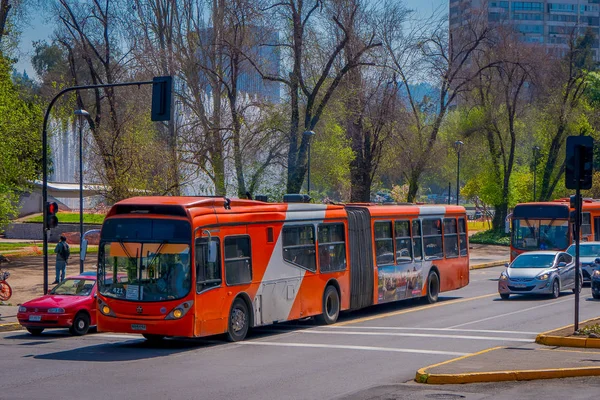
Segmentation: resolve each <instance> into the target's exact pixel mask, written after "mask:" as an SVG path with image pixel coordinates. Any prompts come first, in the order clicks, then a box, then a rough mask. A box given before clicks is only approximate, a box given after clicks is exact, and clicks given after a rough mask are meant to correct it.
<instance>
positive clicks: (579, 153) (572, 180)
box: [565, 136, 594, 190]
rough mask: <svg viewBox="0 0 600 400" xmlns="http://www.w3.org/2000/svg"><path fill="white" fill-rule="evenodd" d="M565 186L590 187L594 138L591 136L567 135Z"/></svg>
mask: <svg viewBox="0 0 600 400" xmlns="http://www.w3.org/2000/svg"><path fill="white" fill-rule="evenodd" d="M566 150H567V151H566V159H565V167H566V169H565V186H566V187H567V189H584V190H586V189H591V188H592V173H593V167H592V164H593V161H594V160H593V158H594V139H592V137H591V136H569V137H567V149H566Z"/></svg>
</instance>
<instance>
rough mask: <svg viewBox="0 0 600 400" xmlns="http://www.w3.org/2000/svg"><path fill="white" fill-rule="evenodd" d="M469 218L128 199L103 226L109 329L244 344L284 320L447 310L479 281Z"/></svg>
mask: <svg viewBox="0 0 600 400" xmlns="http://www.w3.org/2000/svg"><path fill="white" fill-rule="evenodd" d="M466 220H467V218H466V212H465V209H464V207H459V206H451V205H448V206H446V205H438V206H432V205H374V204H347V205H324V204H306V203H266V202H261V201H252V200H237V199H232V200H230V199H227V198H222V197H220V198H208V197H137V198H131V199H128V200H124V201H121V202H119V203H117V204H115V205H114V206H113V207H112V208H111V210H110V211H109V213H108V215H107V217H106V219H105V221H104V224H103V226H102V231H101V236H100V246H99V259H98V286H99V287H98V289H99V290H98V310H99V313H98V329H99V330H100V331H103V332H129V333H141V334H143V335H144V337H146V338H147V339H149V340H160V339H162V338H164V337H165V336H184V337H200V336H208V335H215V334H221V333H226V334H227V337H228V339H229V340H231V341H238V340H243V339H244V337H245V336H246V333H247V332H248V329H249V328H252V327H257V326H262V325H268V324H272V323H275V322H281V321H289V320H294V319H299V318H305V317H311V316H314V317H316V318H318V319H319V320H320V321H321V322H323V323H325V324H332V323H335V322H336V320H337V318H338V315H339V312H340V311H343V310H353V309H359V308H362V307H367V306H370V305H373V304H380V303H385V302H389V301H396V300H402V299H410V298H416V297H424V298H426V299H427V300H428V301H429V302H435V301H437V298H438V294H439V293H440V292H444V291H448V290H454V289H458V288H461V287H463V286H466V285H467V284H468V283H469V257H468V256H469V254H468V242H467V237H468V235H467V224H466ZM113 277H115V278H116V279H113Z"/></svg>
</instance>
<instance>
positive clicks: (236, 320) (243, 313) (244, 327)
mask: <svg viewBox="0 0 600 400" xmlns="http://www.w3.org/2000/svg"><path fill="white" fill-rule="evenodd" d="M249 324H250V313H249V312H248V306H247V305H246V302H245V301H244V300H242V299H240V298H237V299H235V301H234V302H233V305H232V306H231V311H230V312H229V324H228V328H227V340H228V341H230V342H239V341H242V340H244V338H245V337H246V334H247V333H248V328H249Z"/></svg>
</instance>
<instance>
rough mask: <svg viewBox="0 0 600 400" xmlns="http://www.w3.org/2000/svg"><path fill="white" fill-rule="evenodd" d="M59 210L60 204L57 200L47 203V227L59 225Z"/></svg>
mask: <svg viewBox="0 0 600 400" xmlns="http://www.w3.org/2000/svg"><path fill="white" fill-rule="evenodd" d="M57 212H58V204H56V203H55V202H52V203H50V202H47V203H46V229H51V228H56V226H57V225H58V217H57V216H56V213H57Z"/></svg>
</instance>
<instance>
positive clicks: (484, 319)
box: [448, 299, 573, 329]
mask: <svg viewBox="0 0 600 400" xmlns="http://www.w3.org/2000/svg"><path fill="white" fill-rule="evenodd" d="M567 301H573V299H565V300H560V301H553V302H551V303H547V304H542V305H541V306H535V307H530V308H524V309H522V310H517V311H513V312H509V313H506V314H496V315H494V316H493V317H487V318H482V319H478V320H476V321H471V322H465V323H464V324H458V325H454V326H449V327H448V328H450V329H453V328H459V327H461V326H465V325H471V324H476V323H478V322H484V321H489V320H490V319H499V318H501V317H506V316H508V315H514V314H519V313H522V312H527V311H531V310H536V309H538V308H542V307H549V306H555V305H556V304H559V303H565V302H567Z"/></svg>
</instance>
